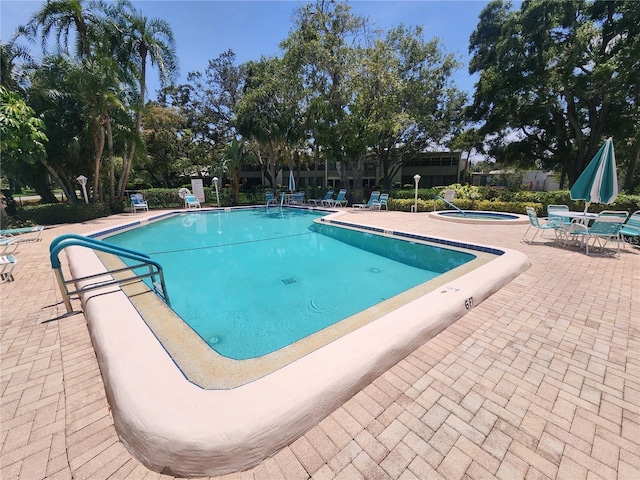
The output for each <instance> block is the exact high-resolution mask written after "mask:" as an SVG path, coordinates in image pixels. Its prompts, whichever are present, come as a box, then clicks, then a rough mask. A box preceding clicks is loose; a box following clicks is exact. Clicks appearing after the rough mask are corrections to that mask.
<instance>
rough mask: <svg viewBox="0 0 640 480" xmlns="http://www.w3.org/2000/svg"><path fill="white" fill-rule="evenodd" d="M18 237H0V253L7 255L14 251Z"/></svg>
mask: <svg viewBox="0 0 640 480" xmlns="http://www.w3.org/2000/svg"><path fill="white" fill-rule="evenodd" d="M18 243H20V242H18V239H17V238H16V237H0V254H1V255H7V254H9V253H13V252H15V250H16V248H18Z"/></svg>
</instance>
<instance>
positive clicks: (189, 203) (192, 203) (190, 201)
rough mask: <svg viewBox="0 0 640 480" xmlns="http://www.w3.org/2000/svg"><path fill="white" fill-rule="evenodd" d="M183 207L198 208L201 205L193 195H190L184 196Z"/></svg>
mask: <svg viewBox="0 0 640 480" xmlns="http://www.w3.org/2000/svg"><path fill="white" fill-rule="evenodd" d="M184 206H185V207H186V208H200V207H201V206H202V205H200V200H198V199H197V198H196V196H195V195H193V194H191V195H185V196H184Z"/></svg>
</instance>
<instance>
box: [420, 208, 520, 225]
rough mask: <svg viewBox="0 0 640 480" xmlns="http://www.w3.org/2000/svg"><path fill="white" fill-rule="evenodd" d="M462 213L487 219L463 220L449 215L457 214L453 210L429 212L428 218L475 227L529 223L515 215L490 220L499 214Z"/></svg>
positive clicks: (472, 211) (467, 211)
mask: <svg viewBox="0 0 640 480" xmlns="http://www.w3.org/2000/svg"><path fill="white" fill-rule="evenodd" d="M464 212H466V213H469V214H480V215H482V214H486V215H487V218H464V217H460V216H453V215H451V214H452V213H458V212H456V211H455V210H440V211H437V212H430V213H429V216H430V217H431V218H436V219H438V220H443V221H445V222H456V223H469V224H475V225H478V224H480V225H525V224H527V223H529V217H527V216H526V215H520V214H517V213H505V214H504V216H505V218H500V219H497V218H490V215H500V213H501V212H490V211H484V210H464ZM509 217H513V218H509Z"/></svg>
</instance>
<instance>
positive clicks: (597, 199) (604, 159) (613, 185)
mask: <svg viewBox="0 0 640 480" xmlns="http://www.w3.org/2000/svg"><path fill="white" fill-rule="evenodd" d="M570 194H571V200H584V201H585V207H584V209H585V211H586V210H587V208H588V206H589V204H590V203H613V202H614V201H615V199H616V198H617V197H618V173H617V171H616V155H615V153H614V151H613V139H611V138H608V139H607V140H606V141H605V142H604V144H603V145H602V147H600V150H598V153H596V155H595V156H594V157H593V159H592V160H591V162H589V165H587V168H585V169H584V171H583V172H582V173H581V174H580V176H579V177H578V180H576V183H574V184H573V186H572V187H571V192H570Z"/></svg>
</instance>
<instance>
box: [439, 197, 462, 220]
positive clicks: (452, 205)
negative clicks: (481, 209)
mask: <svg viewBox="0 0 640 480" xmlns="http://www.w3.org/2000/svg"><path fill="white" fill-rule="evenodd" d="M433 199H434V200H438V199H440V200H442V201H443V202H444V203H445V204H447V205H449V206H450V207H452V208H454V209H456V210H458V211H459V212H460V213H461V214H462V216H463V217H466V216H467V214H466V212H465V211H464V210H460V209H459V208H458V207H456V206H455V205H454V204H453V203H450V202H447V201H446V200H445V199H444V198H442V197H441V196H440V195H436V196H435V197H434V198H433ZM435 209H436V204H435V202H434V203H433V210H434V211H435Z"/></svg>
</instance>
